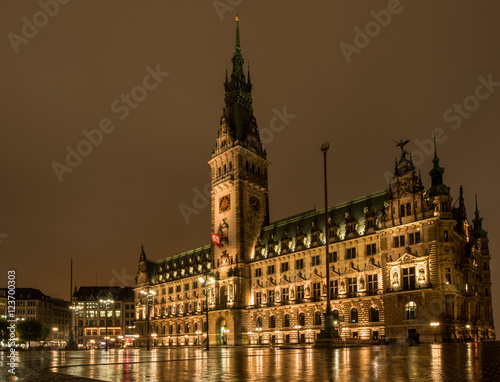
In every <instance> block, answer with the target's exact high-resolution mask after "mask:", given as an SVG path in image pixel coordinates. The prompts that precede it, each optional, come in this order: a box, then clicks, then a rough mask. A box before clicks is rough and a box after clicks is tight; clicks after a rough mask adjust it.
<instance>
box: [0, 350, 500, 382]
mask: <svg viewBox="0 0 500 382" xmlns="http://www.w3.org/2000/svg"><path fill="white" fill-rule="evenodd" d="M6 356H7V352H1V353H0V362H1V365H2V374H0V379H2V380H4V378H5V376H7V373H6V362H7V360H6ZM17 357H18V358H17V365H16V373H17V377H15V378H11V377H9V379H7V380H12V381H16V380H17V381H28V382H31V381H33V382H35V381H36V382H38V381H88V379H85V378H90V379H94V380H98V381H113V382H132V381H134V382H139V381H141V382H142V381H171V380H175V381H191V382H195V381H301V382H305V381H315V382H316V381H376V380H380V381H413V380H418V381H454V382H458V381H498V380H499V379H498V378H499V376H500V342H498V341H495V342H483V343H480V344H475V343H466V344H422V345H420V346H413V347H409V346H408V345H406V344H403V345H386V346H383V345H382V346H369V347H362V348H342V349H312V348H291V349H270V348H269V347H228V348H215V347H214V348H212V349H211V350H210V351H208V352H207V351H204V350H203V349H200V348H196V347H184V348H171V349H166V348H162V349H156V348H155V349H152V350H151V351H149V352H148V351H146V350H145V349H111V350H109V351H108V352H107V353H106V352H104V351H103V350H83V351H76V352H65V351H32V352H18V354H17ZM54 373H55V374H54Z"/></svg>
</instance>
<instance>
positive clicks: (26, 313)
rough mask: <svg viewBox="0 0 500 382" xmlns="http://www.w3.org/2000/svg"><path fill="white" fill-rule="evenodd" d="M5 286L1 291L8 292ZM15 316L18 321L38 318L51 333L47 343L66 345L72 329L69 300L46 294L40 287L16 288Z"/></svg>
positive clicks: (57, 345)
mask: <svg viewBox="0 0 500 382" xmlns="http://www.w3.org/2000/svg"><path fill="white" fill-rule="evenodd" d="M6 291H7V289H6V288H3V289H1V290H0V293H2V292H3V293H6ZM14 296H15V302H16V309H15V317H16V320H17V321H23V320H37V321H39V322H40V323H41V324H42V326H44V327H45V328H47V329H49V331H50V333H49V335H48V336H47V338H46V339H45V343H49V344H50V345H51V346H55V347H64V346H65V345H66V342H67V340H68V336H69V334H70V331H71V313H70V309H69V302H68V301H64V300H62V299H58V298H55V297H51V296H48V295H46V294H44V293H43V292H42V291H40V290H39V289H34V288H16V289H15V295H14Z"/></svg>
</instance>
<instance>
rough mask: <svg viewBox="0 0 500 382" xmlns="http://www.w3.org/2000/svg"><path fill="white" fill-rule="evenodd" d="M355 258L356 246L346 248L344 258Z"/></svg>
mask: <svg viewBox="0 0 500 382" xmlns="http://www.w3.org/2000/svg"><path fill="white" fill-rule="evenodd" d="M355 258H356V248H347V254H346V259H355Z"/></svg>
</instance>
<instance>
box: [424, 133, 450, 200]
mask: <svg viewBox="0 0 500 382" xmlns="http://www.w3.org/2000/svg"><path fill="white" fill-rule="evenodd" d="M432 162H433V163H434V167H433V168H432V170H431V171H429V175H430V176H431V180H432V185H431V188H430V189H429V196H437V195H449V194H450V188H449V187H448V186H446V185H445V184H444V182H443V173H444V168H443V167H440V166H439V157H438V155H437V145H436V136H435V135H434V159H433V160H432Z"/></svg>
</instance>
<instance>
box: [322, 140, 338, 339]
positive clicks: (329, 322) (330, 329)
mask: <svg viewBox="0 0 500 382" xmlns="http://www.w3.org/2000/svg"><path fill="white" fill-rule="evenodd" d="M329 148H330V144H329V143H328V142H325V143H323V144H322V145H321V152H322V153H323V173H324V183H325V253H326V261H325V264H326V312H325V327H324V329H323V333H322V335H320V337H321V338H328V339H329V338H333V337H334V334H335V325H334V323H333V320H334V317H333V312H332V307H331V304H330V299H331V296H330V254H329V245H330V230H329V226H328V181H327V171H326V154H327V151H328V149H329Z"/></svg>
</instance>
